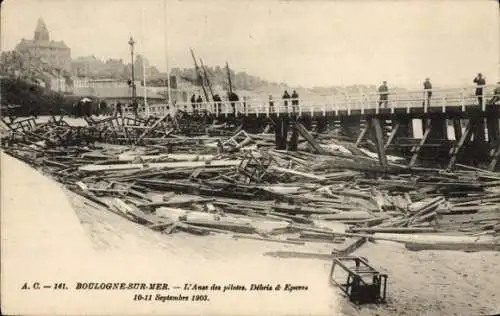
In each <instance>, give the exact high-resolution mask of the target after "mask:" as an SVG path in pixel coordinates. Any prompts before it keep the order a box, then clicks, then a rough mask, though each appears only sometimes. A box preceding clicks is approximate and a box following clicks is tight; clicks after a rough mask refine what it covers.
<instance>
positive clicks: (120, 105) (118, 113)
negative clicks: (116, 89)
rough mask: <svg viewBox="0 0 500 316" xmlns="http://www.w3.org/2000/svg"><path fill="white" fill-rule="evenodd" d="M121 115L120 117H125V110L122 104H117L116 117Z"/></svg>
mask: <svg viewBox="0 0 500 316" xmlns="http://www.w3.org/2000/svg"><path fill="white" fill-rule="evenodd" d="M118 115H120V117H123V109H122V104H121V103H120V102H118V103H116V106H115V116H118Z"/></svg>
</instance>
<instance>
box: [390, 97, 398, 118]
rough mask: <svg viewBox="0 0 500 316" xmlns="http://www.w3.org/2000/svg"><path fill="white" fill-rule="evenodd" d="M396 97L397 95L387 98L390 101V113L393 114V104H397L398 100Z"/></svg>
mask: <svg viewBox="0 0 500 316" xmlns="http://www.w3.org/2000/svg"><path fill="white" fill-rule="evenodd" d="M398 97H399V96H395V97H394V98H391V99H390V100H389V102H391V113H392V114H394V104H395V103H396V104H397V101H398V100H397V98H398Z"/></svg>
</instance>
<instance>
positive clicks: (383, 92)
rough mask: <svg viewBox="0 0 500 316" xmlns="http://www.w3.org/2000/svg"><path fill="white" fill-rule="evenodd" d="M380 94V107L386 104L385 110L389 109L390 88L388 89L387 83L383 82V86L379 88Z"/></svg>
mask: <svg viewBox="0 0 500 316" xmlns="http://www.w3.org/2000/svg"><path fill="white" fill-rule="evenodd" d="M378 93H379V95H380V98H379V102H378V107H379V108H380V106H381V105H382V104H384V109H385V108H387V104H388V99H389V88H388V87H387V81H383V82H382V85H381V86H380V87H378Z"/></svg>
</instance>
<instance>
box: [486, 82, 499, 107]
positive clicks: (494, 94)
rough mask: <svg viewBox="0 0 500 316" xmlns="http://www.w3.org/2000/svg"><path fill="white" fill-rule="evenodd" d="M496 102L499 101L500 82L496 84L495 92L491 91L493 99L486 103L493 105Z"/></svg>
mask: <svg viewBox="0 0 500 316" xmlns="http://www.w3.org/2000/svg"><path fill="white" fill-rule="evenodd" d="M498 101H500V81H498V82H497V86H496V87H495V90H493V97H492V98H491V99H490V102H488V103H489V104H490V105H495V104H496V103H497V102H498Z"/></svg>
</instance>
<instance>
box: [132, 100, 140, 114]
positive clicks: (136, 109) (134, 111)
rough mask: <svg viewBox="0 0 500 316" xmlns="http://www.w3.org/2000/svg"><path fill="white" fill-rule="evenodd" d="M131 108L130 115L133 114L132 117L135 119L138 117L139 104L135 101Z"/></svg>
mask: <svg viewBox="0 0 500 316" xmlns="http://www.w3.org/2000/svg"><path fill="white" fill-rule="evenodd" d="M131 107H132V113H134V116H135V117H136V118H137V117H138V116H139V111H138V110H139V103H137V101H133V102H132V104H131Z"/></svg>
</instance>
